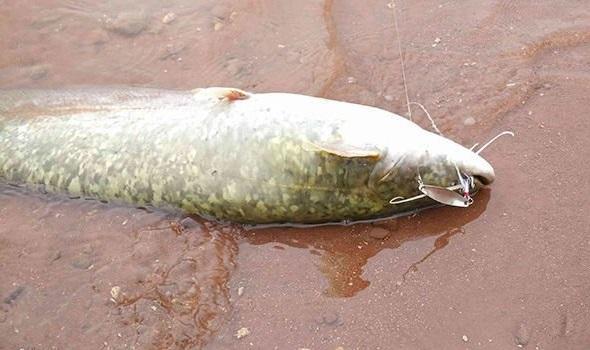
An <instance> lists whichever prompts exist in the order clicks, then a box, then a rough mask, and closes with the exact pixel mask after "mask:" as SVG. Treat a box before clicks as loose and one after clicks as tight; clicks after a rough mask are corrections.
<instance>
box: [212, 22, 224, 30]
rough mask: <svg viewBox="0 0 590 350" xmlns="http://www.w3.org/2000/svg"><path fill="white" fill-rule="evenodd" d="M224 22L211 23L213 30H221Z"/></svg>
mask: <svg viewBox="0 0 590 350" xmlns="http://www.w3.org/2000/svg"><path fill="white" fill-rule="evenodd" d="M223 26H224V24H223V22H215V24H214V25H213V30H214V31H216V32H217V31H219V30H221V28H223Z"/></svg>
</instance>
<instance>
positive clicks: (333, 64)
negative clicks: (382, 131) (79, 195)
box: [0, 0, 590, 350]
mask: <svg viewBox="0 0 590 350" xmlns="http://www.w3.org/2000/svg"><path fill="white" fill-rule="evenodd" d="M395 10H396V11H397V12H396V13H397V19H398V24H399V33H396V30H395V26H394V17H393V10H392V8H391V7H390V6H388V1H374V0H368V1H355V0H341V1H331V0H325V1H316V0H303V1H286V0H252V1H225V0H223V1H221V0H219V1H213V0H203V1H188V0H177V1H168V2H166V4H162V3H161V2H159V1H154V0H148V1H141V2H140V1H136V2H131V1H105V2H102V3H100V4H99V3H98V2H94V1H73V0H72V1H66V0H45V1H31V0H25V1H15V0H3V1H2V0H0V87H55V88H59V87H65V86H73V85H101V86H104V85H136V86H150V87H162V88H194V87H204V86H235V87H238V88H242V89H246V90H251V91H287V92H297V93H304V94H309V95H316V96H323V97H329V98H334V99H339V100H345V101H351V102H358V103H363V104H369V105H374V106H378V107H381V108H385V109H388V110H391V111H394V112H397V113H399V114H405V111H406V107H405V94H404V88H403V80H402V74H401V69H400V59H399V52H398V46H397V45H398V38H399V39H401V41H400V44H401V48H402V51H403V56H404V61H405V65H406V75H407V78H408V91H409V95H410V99H411V100H412V101H418V102H421V103H422V104H424V105H425V106H426V107H427V108H428V110H429V111H430V113H431V114H432V115H433V117H434V118H435V119H436V121H437V124H438V126H439V128H440V129H441V130H442V131H443V132H444V133H445V134H446V135H447V136H448V137H450V138H453V139H455V140H457V141H459V142H461V143H463V144H465V145H468V146H470V145H472V144H473V143H475V142H482V141H485V140H487V139H489V138H490V137H491V136H493V135H495V134H496V133H498V132H499V131H502V130H513V131H514V132H515V133H516V137H515V138H514V139H508V138H507V139H503V140H502V141H499V142H498V143H497V144H494V146H492V147H491V148H489V149H488V150H486V151H485V152H484V155H485V156H486V158H488V159H489V160H490V162H491V163H492V164H493V165H494V166H495V168H496V173H497V177H498V180H497V182H495V183H494V184H493V185H492V186H491V188H490V189H489V190H486V191H484V192H483V193H480V194H479V195H478V196H477V197H476V203H475V204H474V205H473V206H472V207H470V208H468V209H459V208H438V209H432V210H428V211H424V212H422V213H419V214H417V215H414V216H410V217H405V218H401V219H397V220H390V221H385V222H380V223H377V224H372V225H371V224H362V225H354V226H347V227H323V228H274V229H264V230H263V229H255V230H245V229H244V228H241V227H238V226H230V225H219V224H214V223H211V222H206V221H203V220H200V219H198V218H186V217H184V216H182V215H178V214H171V213H166V212H160V211H147V210H144V209H136V208H132V207H117V206H112V205H108V204H103V203H100V202H95V201H84V200H77V199H68V198H62V197H53V196H48V195H43V194H36V193H27V192H23V191H20V190H18V189H14V188H12V187H9V186H6V185H2V186H1V187H0V349H198V348H205V349H314V350H315V349H332V350H336V349H346V350H348V349H510V348H521V347H522V348H527V349H589V348H590V327H589V326H588V325H589V324H590V236H589V231H590V229H589V227H590V219H589V218H588V214H587V213H588V211H589V209H590V205H589V204H588V198H587V197H588V193H589V190H590V183H589V182H588V181H587V179H588V177H589V176H590V165H589V163H588V159H590V138H589V135H590V118H589V117H588V116H589V115H590V106H589V105H588V96H590V5H589V4H588V3H587V2H586V1H575V0H569V1H565V0H562V1H535V2H532V1H525V0H522V1H501V0H496V1H485V2H482V1H477V0H466V1H441V0H436V1H430V0H427V1H401V0H398V1H397V7H396V8H395ZM397 34H399V36H398V35H397ZM413 113H414V117H415V118H416V119H417V120H418V121H419V123H420V124H421V125H424V126H428V123H427V122H426V121H425V120H424V118H423V116H422V115H421V112H420V111H419V110H414V111H413ZM359 118H362V116H359Z"/></svg>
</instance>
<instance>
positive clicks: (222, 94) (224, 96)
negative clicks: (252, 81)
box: [192, 87, 250, 102]
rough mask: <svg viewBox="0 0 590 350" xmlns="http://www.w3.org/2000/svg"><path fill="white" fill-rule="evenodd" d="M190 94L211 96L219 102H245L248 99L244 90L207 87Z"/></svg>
mask: <svg viewBox="0 0 590 350" xmlns="http://www.w3.org/2000/svg"><path fill="white" fill-rule="evenodd" d="M192 92H193V93H194V94H195V95H196V96H211V97H214V98H217V99H218V100H219V101H229V102H232V101H236V100H245V99H247V98H249V97H250V94H249V93H247V92H246V91H244V90H240V89H237V88H229V87H209V88H202V89H194V90H192Z"/></svg>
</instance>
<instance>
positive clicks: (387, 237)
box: [245, 190, 490, 297]
mask: <svg viewBox="0 0 590 350" xmlns="http://www.w3.org/2000/svg"><path fill="white" fill-rule="evenodd" d="M489 198H490V191H488V190H483V191H481V193H479V194H478V195H477V197H476V201H475V204H474V205H472V206H471V207H469V208H468V209H466V210H457V209H456V208H439V209H437V210H435V211H425V212H423V213H421V214H420V215H414V216H410V217H402V218H398V219H394V220H390V221H385V222H382V223H375V224H358V225H353V226H348V227H346V226H345V227H338V226H333V227H321V228H319V227H318V228H309V229H303V228H288V229H285V228H280V229H279V228H269V229H263V230H252V231H251V232H247V233H246V235H245V237H246V239H247V241H248V243H250V244H254V245H265V244H266V245H271V246H275V247H277V248H279V249H281V247H282V245H286V246H289V247H293V248H302V249H307V250H309V252H310V254H312V255H317V256H319V258H320V259H319V266H318V269H319V270H320V271H321V272H322V274H323V275H324V276H325V278H326V279H327V281H328V288H327V289H326V290H325V292H324V293H325V294H326V295H328V296H331V297H351V296H354V295H356V294H357V293H358V292H360V291H361V290H364V289H365V288H367V287H368V286H369V285H370V283H371V282H370V281H367V280H365V279H364V278H363V268H364V267H365V265H366V264H367V262H368V261H369V259H371V258H372V257H373V256H375V255H377V254H379V253H380V252H381V251H382V250H384V249H396V248H399V247H400V246H402V245H403V244H404V243H405V242H409V241H414V240H418V239H422V238H425V237H429V236H437V238H436V240H435V241H434V247H433V248H432V250H431V251H430V252H428V253H427V254H426V255H425V256H424V257H422V258H421V259H420V260H418V261H416V262H415V263H413V264H411V265H410V266H408V268H407V271H406V273H404V275H403V276H399V278H400V279H403V280H405V278H406V275H407V274H408V273H409V272H411V271H414V270H416V269H417V268H418V266H419V265H420V263H422V262H423V261H425V260H426V259H427V258H429V257H430V256H431V255H432V254H434V253H435V252H436V251H438V250H439V249H442V248H444V247H445V246H446V245H447V244H448V243H449V240H450V239H451V238H452V237H453V236H454V235H456V234H458V233H464V231H463V226H464V225H465V224H467V223H469V222H471V221H473V220H475V219H477V218H478V217H479V216H480V215H481V214H482V213H483V212H484V210H485V208H486V206H487V202H488V200H489ZM440 218H445V221H441V220H440ZM282 249H284V248H282Z"/></svg>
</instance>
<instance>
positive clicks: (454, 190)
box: [370, 128, 495, 207]
mask: <svg viewBox="0 0 590 350" xmlns="http://www.w3.org/2000/svg"><path fill="white" fill-rule="evenodd" d="M494 179H495V173H494V168H493V167H492V166H491V165H490V163H489V162H488V161H487V160H485V159H484V158H483V157H481V156H480V155H479V154H477V153H475V152H473V151H472V150H470V149H468V148H466V147H464V146H462V145H460V144H458V143H456V142H454V141H452V140H450V139H448V138H445V137H443V136H440V135H437V134H433V133H430V132H428V131H425V130H423V129H421V128H420V129H418V128H416V129H409V128H408V129H407V132H406V133H404V134H403V136H402V135H400V137H399V138H398V140H397V141H396V142H395V144H390V146H389V147H388V151H387V152H386V155H385V156H384V157H383V158H382V161H381V162H380V163H379V164H378V166H376V167H375V168H374V171H373V173H372V176H371V180H372V181H370V184H375V185H377V186H374V187H375V188H381V191H380V192H381V193H383V194H387V193H389V194H392V193H394V194H395V195H394V196H393V197H394V198H402V199H405V198H411V197H414V196H416V195H418V194H420V192H421V193H422V194H424V195H426V196H427V197H430V198H431V199H434V200H435V201H438V202H440V203H444V204H449V205H455V206H464V207H465V206H469V204H471V202H472V200H471V197H470V195H471V194H474V193H475V192H477V191H478V190H479V189H480V188H481V187H482V186H485V185H489V184H491V183H492V182H493V181H494Z"/></svg>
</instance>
